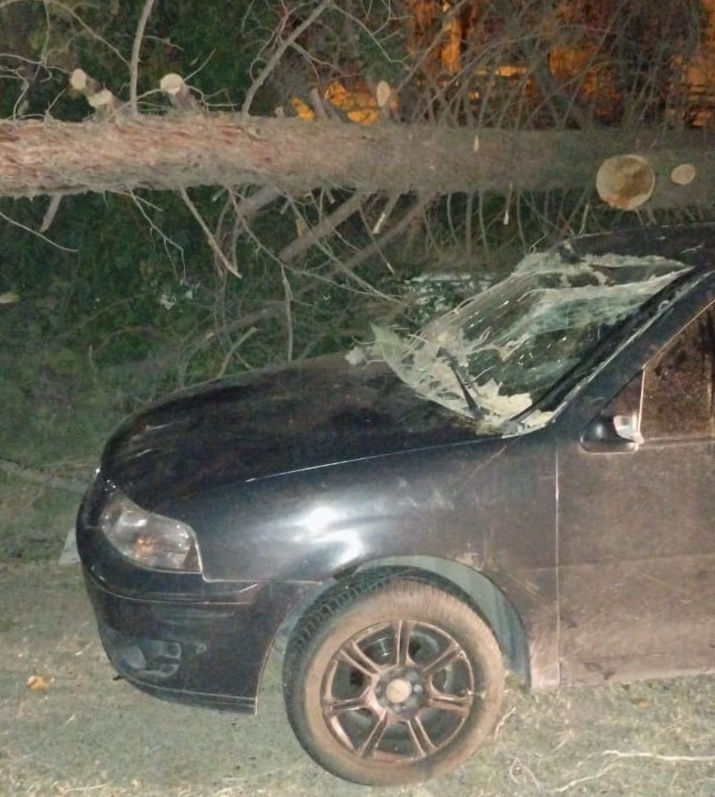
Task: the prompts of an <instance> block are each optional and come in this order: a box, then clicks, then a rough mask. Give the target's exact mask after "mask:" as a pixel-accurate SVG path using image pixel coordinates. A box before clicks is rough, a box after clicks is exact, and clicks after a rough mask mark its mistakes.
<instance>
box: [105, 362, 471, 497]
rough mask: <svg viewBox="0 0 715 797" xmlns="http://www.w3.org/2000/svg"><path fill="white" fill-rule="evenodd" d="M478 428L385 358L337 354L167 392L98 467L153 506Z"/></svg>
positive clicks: (122, 433)
mask: <svg viewBox="0 0 715 797" xmlns="http://www.w3.org/2000/svg"><path fill="white" fill-rule="evenodd" d="M476 434H477V432H476V429H475V425H474V423H473V422H471V421H470V420H469V419H465V418H464V417H461V416H459V415H458V414H456V413H454V412H451V411H450V410H447V409H445V408H443V407H440V406H439V405H437V404H435V403H433V402H431V401H429V400H427V399H424V398H422V397H420V396H419V395H418V394H417V393H416V392H415V391H414V390H412V389H411V388H409V387H408V386H407V385H405V384H404V383H403V382H401V381H400V379H399V378H398V377H397V376H396V375H395V374H394V373H393V372H392V371H391V370H390V369H389V368H388V367H387V366H386V365H385V364H384V363H367V364H362V365H351V364H350V363H349V362H348V361H347V360H346V358H345V356H344V355H342V354H341V355H331V356H327V357H320V358H315V359H311V360H307V361H305V362H303V363H300V364H295V365H291V366H287V367H282V368H272V369H267V370H261V371H254V372H251V373H248V374H244V375H241V376H239V377H236V378H234V379H231V380H225V381H222V382H219V383H216V384H215V385H214V386H210V387H205V388H202V389H195V390H190V391H187V392H184V393H180V394H177V395H176V396H174V397H170V398H168V399H166V400H164V401H162V402H160V403H158V404H156V405H154V406H152V407H150V408H148V409H146V410H144V411H143V412H140V413H139V414H137V415H135V416H133V417H132V418H130V419H129V420H128V421H126V422H125V423H124V424H123V425H122V426H121V427H120V428H119V429H118V430H117V431H116V432H115V433H114V435H113V436H112V437H111V438H110V440H109V442H108V443H107V446H106V448H105V451H104V455H103V458H102V467H101V471H102V476H103V478H104V479H106V480H109V481H110V482H113V483H114V484H116V485H117V486H118V487H120V488H121V489H122V490H124V491H125V492H127V493H128V494H129V495H130V496H132V498H134V500H136V501H138V502H139V503H141V504H142V505H143V506H145V507H147V508H149V509H154V510H156V509H160V508H161V507H162V506H165V505H168V504H171V503H173V502H175V501H176V500H177V499H178V500H180V499H182V498H185V497H188V496H191V495H194V494H196V493H197V492H201V491H203V490H206V489H214V488H217V487H222V486H227V485H229V484H236V483H238V482H247V481H253V480H256V479H264V478H266V477H270V476H274V475H277V474H280V473H286V472H291V471H296V470H306V469H308V468H315V467H319V466H323V465H328V464H333V463H337V462H345V461H348V460H356V459H363V458H366V457H375V456H381V455H386V454H390V453H397V452H404V451H408V450H412V449H418V448H426V447H430V446H434V445H440V444H446V443H456V442H462V441H468V440H474V439H475V436H476Z"/></svg>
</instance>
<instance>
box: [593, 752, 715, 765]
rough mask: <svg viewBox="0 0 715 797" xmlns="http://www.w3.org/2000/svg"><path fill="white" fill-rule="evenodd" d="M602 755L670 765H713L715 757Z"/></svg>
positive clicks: (657, 754) (610, 753) (640, 753)
mask: <svg viewBox="0 0 715 797" xmlns="http://www.w3.org/2000/svg"><path fill="white" fill-rule="evenodd" d="M602 755H612V756H615V757H616V758H650V759H652V760H653V761H665V762H667V763H669V764H681V763H685V764H712V763H715V755H662V754H660V753H647V752H646V753H642V752H637V751H635V752H627V753H622V752H621V751H620V750H604V751H603V753H602Z"/></svg>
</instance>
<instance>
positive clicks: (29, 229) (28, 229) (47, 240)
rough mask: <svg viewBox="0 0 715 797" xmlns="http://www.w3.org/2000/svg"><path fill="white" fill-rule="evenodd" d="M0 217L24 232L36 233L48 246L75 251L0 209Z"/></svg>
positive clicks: (75, 250) (65, 250)
mask: <svg viewBox="0 0 715 797" xmlns="http://www.w3.org/2000/svg"><path fill="white" fill-rule="evenodd" d="M0 219H4V220H5V221H6V222H8V223H9V224H14V225H15V227H19V228H20V229H21V230H25V232H29V233H30V234H31V235H36V236H37V237H38V238H41V239H42V240H43V241H44V242H45V243H48V244H50V246H55V247H57V249H61V250H62V251H63V252H71V253H73V254H74V253H76V252H77V251H78V250H77V249H70V248H69V247H68V246H62V245H61V244H58V243H57V242H56V241H53V240H52V239H51V238H48V237H47V236H46V235H43V234H42V233H40V232H38V231H37V230H33V229H32V227H28V226H27V225H26V224H23V223H22V222H20V221H17V220H16V219H13V218H12V217H11V216H6V215H5V214H4V213H3V212H2V211H0Z"/></svg>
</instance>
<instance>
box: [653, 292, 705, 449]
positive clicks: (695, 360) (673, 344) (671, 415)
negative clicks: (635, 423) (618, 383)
mask: <svg viewBox="0 0 715 797" xmlns="http://www.w3.org/2000/svg"><path fill="white" fill-rule="evenodd" d="M643 379H644V381H643V398H642V406H641V417H640V431H641V434H642V435H643V437H644V439H645V440H658V439H675V438H688V437H712V436H713V435H715V412H714V411H715V305H710V307H708V308H707V309H706V310H704V311H703V312H702V313H700V314H699V315H698V316H697V317H696V318H695V319H694V320H693V321H691V322H690V323H689V324H688V326H687V327H685V329H683V330H681V332H679V333H678V335H677V336H676V337H675V338H674V339H673V340H671V341H670V343H669V344H668V345H667V346H666V347H665V348H664V349H662V350H661V351H660V352H659V353H658V354H657V355H656V356H655V357H654V358H653V359H652V360H651V361H650V362H649V363H648V365H647V366H646V368H645V371H644V375H643Z"/></svg>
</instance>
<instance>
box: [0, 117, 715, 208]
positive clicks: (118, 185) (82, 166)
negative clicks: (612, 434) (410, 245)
mask: <svg viewBox="0 0 715 797" xmlns="http://www.w3.org/2000/svg"><path fill="white" fill-rule="evenodd" d="M713 139H714V136H713V135H712V134H711V133H708V132H705V131H685V132H675V131H666V132H663V131H647V130H640V131H632V132H624V131H620V130H604V129H598V130H591V131H546V130H544V131H523V132H519V131H517V132H514V131H507V130H493V129H491V130H482V131H480V132H479V133H478V134H477V133H476V132H475V131H474V130H470V129H452V128H441V127H436V126H435V127H433V126H427V125H404V124H393V123H388V122H385V123H383V124H376V125H373V126H371V127H366V126H362V125H351V124H345V123H340V122H332V121H314V122H304V121H302V120H300V119H274V118H262V117H249V118H244V117H241V116H239V115H230V114H206V115H199V114H189V115H180V114H168V115H165V116H150V115H146V116H129V115H127V116H123V115H121V114H116V115H114V116H112V117H110V118H109V119H108V120H105V121H99V120H88V121H85V122H82V123H71V122H59V121H54V120H47V121H36V120H31V121H17V122H12V121H6V122H3V123H0V196H9V197H32V196H37V195H40V194H51V193H80V192H86V191H98V192H104V191H116V192H122V191H130V190H135V189H140V188H151V189H159V190H176V189H181V188H190V187H193V186H201V185H224V186H228V185H232V186H233V185H246V184H253V185H270V186H274V187H276V188H278V189H281V190H285V191H290V192H294V193H295V192H301V191H307V190H311V189H314V188H320V187H323V188H339V187H344V188H350V189H355V190H358V191H360V192H365V193H371V192H377V191H385V192H389V193H393V194H399V193H408V192H411V191H419V192H420V193H422V194H424V193H430V194H448V193H455V192H461V191H477V190H481V191H485V192H491V193H496V194H509V193H510V192H512V191H546V190H550V189H569V188H586V187H588V186H593V185H595V180H596V173H597V171H598V169H599V166H600V165H601V163H602V162H603V161H604V160H605V159H607V158H610V157H613V156H617V155H625V154H634V155H639V156H640V157H641V158H643V159H645V160H646V161H647V162H648V164H649V166H650V168H651V169H652V171H653V173H654V175H655V178H656V184H655V190H654V191H653V194H652V197H651V198H650V200H649V203H648V204H649V206H651V207H661V208H663V207H679V206H692V205H704V204H710V202H711V201H712V197H711V194H712V188H713V186H715V150H713V146H712V144H713ZM682 164H689V165H691V166H692V167H693V168H694V170H695V177H694V179H692V180H691V181H690V182H689V183H688V184H687V185H683V184H681V183H677V182H674V181H673V180H672V179H670V175H671V173H672V171H673V169H675V168H676V167H679V166H681V165H682Z"/></svg>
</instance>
